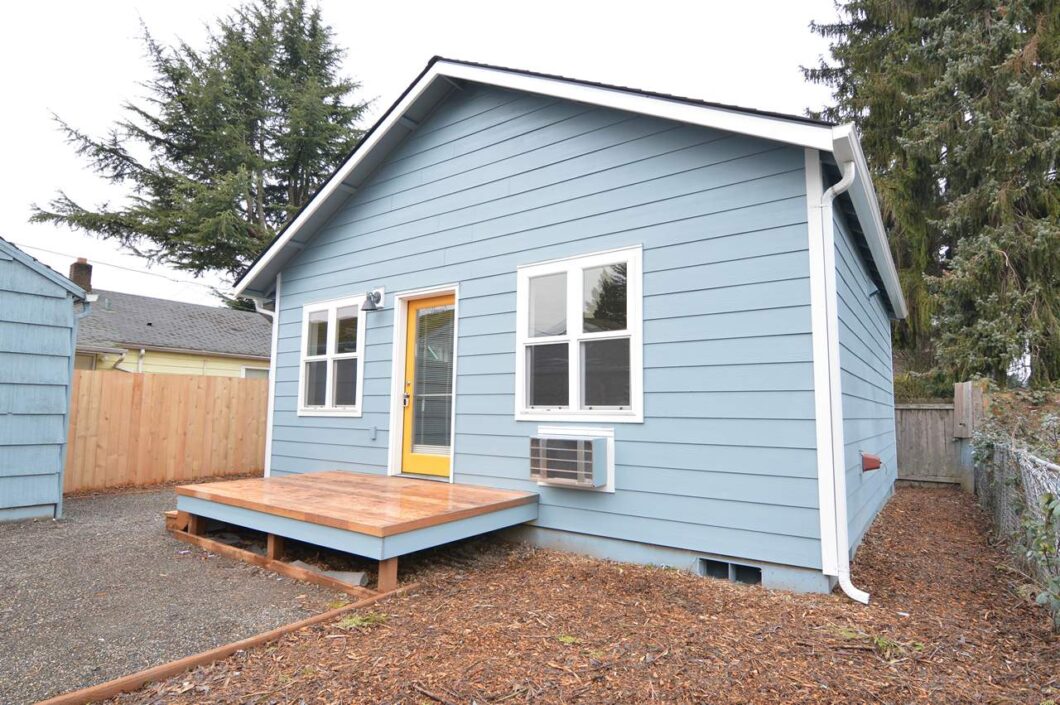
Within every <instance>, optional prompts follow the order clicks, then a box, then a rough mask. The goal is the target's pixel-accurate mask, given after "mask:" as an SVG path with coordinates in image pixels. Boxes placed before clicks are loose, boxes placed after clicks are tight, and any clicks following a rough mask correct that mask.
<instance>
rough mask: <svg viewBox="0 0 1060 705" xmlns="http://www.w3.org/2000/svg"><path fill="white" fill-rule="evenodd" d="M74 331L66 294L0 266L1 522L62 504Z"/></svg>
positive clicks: (35, 276) (5, 263) (16, 266)
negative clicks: (29, 509)
mask: <svg viewBox="0 0 1060 705" xmlns="http://www.w3.org/2000/svg"><path fill="white" fill-rule="evenodd" d="M73 325H74V320H73V304H72V302H71V300H70V298H69V296H68V294H67V292H66V290H65V289H63V288H62V287H61V286H59V285H57V284H56V283H55V282H54V281H52V280H51V279H49V278H48V277H45V276H43V275H41V274H40V273H39V272H36V271H35V270H33V269H31V268H30V267H27V266H26V265H24V264H22V263H21V262H18V261H16V260H0V419H2V420H0V516H3V517H17V516H22V514H21V513H19V512H18V511H17V509H16V508H20V507H21V508H26V507H37V508H38V509H39V508H40V507H42V506H50V505H54V504H56V503H57V502H58V501H59V487H60V479H59V477H60V473H61V472H62V463H63V452H62V449H63V444H64V443H65V441H66V438H65V434H66V414H67V407H68V403H69V394H70V392H69V383H70V356H71V354H72V352H73V351H72V350H71V344H72V336H71V327H72V326H73ZM5 510H9V511H5Z"/></svg>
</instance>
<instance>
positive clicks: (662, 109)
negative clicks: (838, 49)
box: [235, 56, 907, 318]
mask: <svg viewBox="0 0 1060 705" xmlns="http://www.w3.org/2000/svg"><path fill="white" fill-rule="evenodd" d="M465 82H471V83H479V84H485V85H490V86H496V87H499V88H506V89H509V90H515V91H523V92H526V93H534V94H539V95H547V96H551V97H555V98H560V99H566V100H572V101H576V102H580V103H587V104H591V105H598V106H601V107H607V108H613V109H615V110H624V111H627V112H632V113H638V114H642V115H649V116H653V117H658V118H664V119H669V120H674V121H677V122H682V123H686V124H691V125H699V126H702V127H710V128H714V129H718V130H724V131H728V132H734V133H738V134H745V135H750V136H753V137H761V138H764V139H768V140H773V141H776V142H782V143H785V144H790V145H794V146H798V147H803V148H805V149H813V150H818V151H821V152H829V153H832V154H834V155H835V158H836V160H837V161H839V162H853V163H854V166H855V179H854V183H853V184H852V186H851V189H850V200H851V202H852V203H853V204H854V210H855V212H856V214H857V216H858V220H859V222H861V224H862V228H863V230H864V231H865V234H866V241H867V242H868V249H869V251H870V253H871V254H872V257H873V262H874V264H875V266H876V268H877V270H878V271H879V274H880V280H881V282H882V284H883V287H884V289H885V290H886V293H887V296H888V299H889V300H890V303H891V308H892V310H893V311H894V312H895V314H896V315H897V316H898V317H899V318H904V317H905V316H906V313H907V311H906V306H905V299H904V298H903V296H902V290H901V285H900V284H899V280H898V272H897V269H896V268H895V266H894V260H893V259H892V258H891V252H890V247H889V244H888V242H887V233H886V230H885V229H884V227H883V220H882V218H881V217H880V209H879V204H878V203H877V201H876V192H875V190H874V189H873V186H872V180H871V176H870V175H869V171H868V167H867V165H866V162H865V156H864V153H863V152H862V150H861V144H860V141H859V139H858V136H857V132H856V130H855V129H854V126H853V125H833V124H832V123H828V122H824V121H821V120H814V119H811V118H807V117H802V116H796V115H785V114H782V113H775V112H769V111H763V110H755V109H751V108H742V107H737V106H732V105H724V104H721V103H710V102H707V101H702V100H695V99H692V98H682V97H678V96H672V95H667V94H663V93H654V92H650V91H644V90H640V89H635V88H627V87H622V86H613V85H608V84H604V83H595V82H592V81H583V80H578V79H573V78H566V77H563V76H555V75H550V74H543V73H535V72H532V71H524V70H521V69H511V68H505V67H501V66H492V65H489V64H478V63H473V62H469V61H458V60H454V59H446V58H444V57H439V56H436V57H434V58H433V59H431V60H430V62H428V64H427V66H426V67H425V68H424V69H423V71H421V72H420V74H419V76H417V77H416V79H415V80H414V81H413V82H412V83H411V84H409V86H408V87H407V88H406V89H405V90H404V91H403V92H402V94H401V95H400V96H399V97H398V99H397V101H395V102H394V104H393V105H391V106H390V108H388V109H387V111H386V112H385V113H383V115H382V117H380V118H379V120H378V121H377V122H376V123H375V124H374V125H373V126H372V127H371V129H369V130H368V131H367V132H366V133H365V135H364V137H363V138H362V139H361V141H360V142H359V143H358V144H357V145H356V147H354V149H353V151H352V152H351V153H350V154H349V156H347V158H346V159H345V160H344V161H343V163H342V164H341V165H340V166H339V167H338V168H337V169H336V170H335V171H334V172H333V173H332V175H331V176H330V177H329V178H328V180H327V181H326V182H324V184H323V185H322V186H321V187H320V188H319V189H318V190H317V192H316V193H315V194H314V195H313V197H312V198H311V199H310V200H309V201H308V202H307V203H306V204H305V205H304V206H303V207H302V208H301V210H299V211H298V213H297V214H296V215H295V217H294V218H293V219H292V220H291V221H289V222H288V223H287V225H286V226H285V227H284V228H283V229H282V230H281V231H280V232H279V233H278V234H277V236H276V237H275V238H274V239H273V241H272V243H270V245H269V246H268V248H266V249H265V250H264V251H263V252H262V253H261V254H260V255H259V256H258V258H257V259H256V260H254V262H253V263H252V264H251V265H250V266H249V267H248V268H247V270H246V271H245V272H244V273H243V275H242V276H241V277H240V278H239V280H238V281H237V282H236V286H235V292H236V294H237V295H242V296H251V297H267V296H268V295H269V294H271V292H272V289H273V288H274V282H275V278H276V274H277V273H278V272H279V271H280V270H281V269H282V268H283V266H284V265H285V264H286V262H287V261H288V260H289V259H290V258H291V257H292V256H294V254H295V253H296V252H298V251H300V250H301V249H302V248H303V247H304V246H305V245H306V244H307V243H308V242H309V240H310V239H311V238H312V236H313V234H314V233H315V232H316V230H317V229H318V227H319V226H321V225H323V224H324V223H325V222H326V221H327V220H328V219H329V218H330V217H331V216H332V215H333V214H334V213H335V211H336V210H338V208H339V207H340V206H341V205H342V202H343V201H345V200H346V198H347V197H348V196H349V195H350V194H352V193H353V192H355V191H356V190H357V189H358V188H359V187H360V186H361V184H362V183H363V182H364V180H365V179H367V178H368V176H369V175H370V174H371V173H372V171H373V170H374V169H375V167H377V166H378V165H379V164H380V163H381V162H382V161H383V160H384V159H385V158H386V156H387V155H388V154H389V153H390V151H391V150H392V149H394V148H395V147H396V146H397V145H398V144H399V143H400V142H401V141H402V140H403V139H404V138H405V137H406V136H407V135H408V134H409V133H410V132H412V131H414V130H415V129H416V128H417V127H418V126H419V124H420V122H421V121H422V120H423V119H424V118H426V117H427V116H428V115H429V114H430V112H431V111H432V110H433V109H434V108H435V106H437V105H438V104H439V103H441V102H442V101H443V100H445V98H446V97H447V96H448V95H449V94H450V93H451V92H452V91H454V90H459V89H460V87H461V85H462V84H463V83H465Z"/></svg>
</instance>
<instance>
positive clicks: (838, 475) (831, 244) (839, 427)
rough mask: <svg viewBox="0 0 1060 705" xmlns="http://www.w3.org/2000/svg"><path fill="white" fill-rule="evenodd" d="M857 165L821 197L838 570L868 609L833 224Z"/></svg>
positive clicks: (848, 165)
mask: <svg viewBox="0 0 1060 705" xmlns="http://www.w3.org/2000/svg"><path fill="white" fill-rule="evenodd" d="M855 172H856V170H855V167H854V162H853V161H847V162H843V164H842V174H843V177H842V178H841V179H840V180H839V182H838V183H836V184H834V185H833V186H832V187H831V188H829V189H828V190H827V191H825V192H824V194H823V195H822V196H821V239H822V241H823V245H824V253H823V254H824V260H825V277H824V280H825V306H826V316H827V331H828V333H827V339H828V368H829V387H830V389H829V395H830V397H831V408H832V414H831V417H832V418H831V423H832V434H831V435H832V491H833V492H834V495H835V501H834V502H833V503H832V504H833V507H834V516H833V517H831V519H832V521H834V523H835V537H836V542H835V543H836V567H837V574H838V575H837V577H838V578H839V587H841V588H842V589H843V592H844V593H846V594H847V596H848V597H850V598H851V599H852V600H855V601H857V602H860V603H862V604H865V605H867V604H868V603H869V593H867V592H865V591H864V590H859V589H858V588H856V587H855V586H854V583H852V582H851V580H850V534H849V531H848V528H847V481H846V467H845V465H844V463H845V458H846V444H845V443H844V439H843V412H842V409H843V395H842V389H841V388H840V374H841V373H840V366H839V310H838V308H839V304H838V301H839V295H838V291H837V289H836V263H835V224H834V221H833V220H832V203H833V202H834V201H835V199H836V196H839V195H840V194H841V193H843V192H845V191H846V190H847V189H849V188H850V186H851V184H853V183H854V177H855V175H856V174H855Z"/></svg>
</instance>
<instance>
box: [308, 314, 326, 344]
mask: <svg viewBox="0 0 1060 705" xmlns="http://www.w3.org/2000/svg"><path fill="white" fill-rule="evenodd" d="M327 352H328V312H327V311H313V312H312V313H310V314H309V331H308V333H307V334H306V346H305V354H306V355H326V354H327Z"/></svg>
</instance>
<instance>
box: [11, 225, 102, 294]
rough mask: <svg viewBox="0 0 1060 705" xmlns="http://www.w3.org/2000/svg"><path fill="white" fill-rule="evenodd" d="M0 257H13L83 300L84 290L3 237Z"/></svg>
mask: <svg viewBox="0 0 1060 705" xmlns="http://www.w3.org/2000/svg"><path fill="white" fill-rule="evenodd" d="M0 258H3V259H13V260H15V261H17V262H21V263H22V264H24V265H25V266H27V267H29V268H30V269H32V270H33V271H35V272H37V273H38V274H40V275H41V276H42V277H45V278H46V279H48V280H50V281H52V282H54V283H55V284H57V285H58V286H61V287H62V288H63V289H65V290H66V291H68V292H70V293H71V294H73V295H74V297H76V298H78V299H81V300H82V301H84V299H85V296H86V294H85V290H84V289H82V288H81V287H79V286H78V285H77V284H74V283H73V282H72V281H70V280H69V279H68V278H67V277H64V276H63V275H62V274H59V273H58V272H56V271H55V270H54V269H52V268H51V267H49V266H48V265H46V264H44V263H43V262H41V261H40V260H38V259H37V258H36V257H33V256H31V255H28V254H26V253H25V252H24V251H22V250H20V249H19V248H18V247H16V246H15V245H14V243H11V242H8V241H7V240H5V239H4V238H2V237H0Z"/></svg>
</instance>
